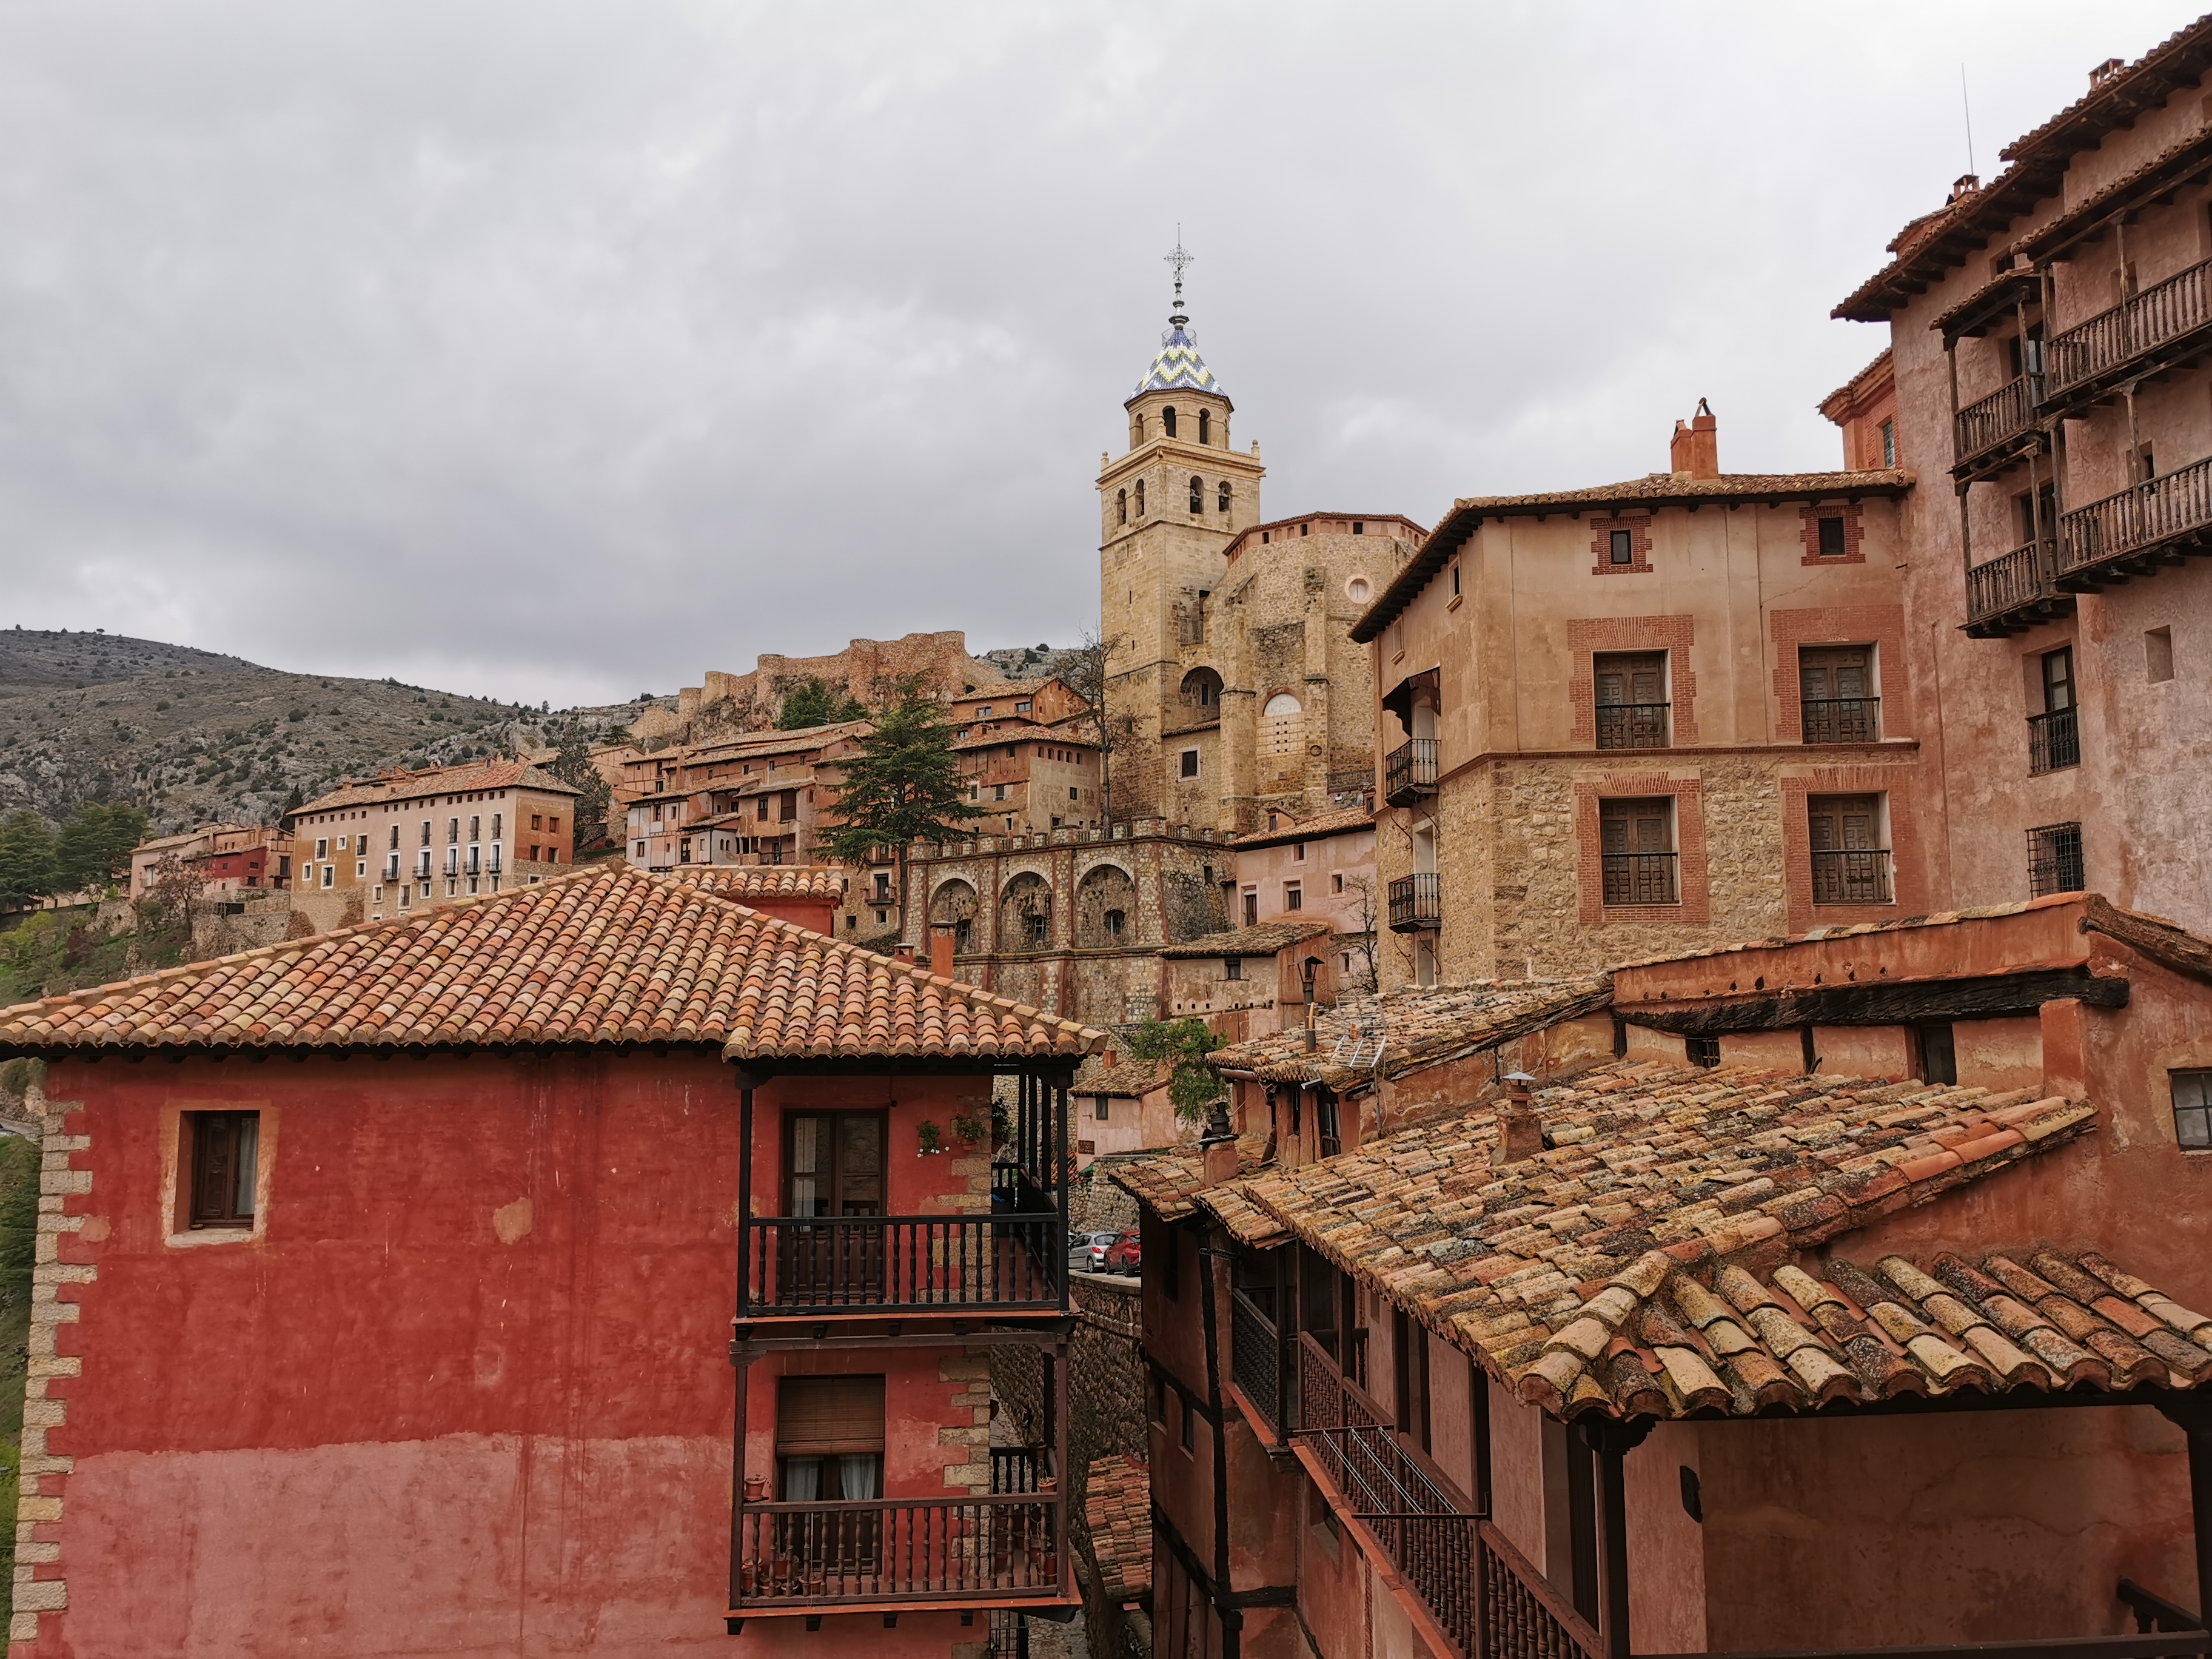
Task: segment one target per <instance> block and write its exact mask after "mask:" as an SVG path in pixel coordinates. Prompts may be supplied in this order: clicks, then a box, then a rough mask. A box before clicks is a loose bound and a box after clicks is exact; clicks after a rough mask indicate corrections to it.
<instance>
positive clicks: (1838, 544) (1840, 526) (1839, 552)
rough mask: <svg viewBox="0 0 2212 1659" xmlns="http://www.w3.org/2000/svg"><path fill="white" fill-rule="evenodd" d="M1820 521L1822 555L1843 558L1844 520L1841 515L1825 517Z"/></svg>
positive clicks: (1827, 557)
mask: <svg viewBox="0 0 2212 1659" xmlns="http://www.w3.org/2000/svg"><path fill="white" fill-rule="evenodd" d="M1820 556H1821V557H1822V558H1824V559H1840V558H1842V557H1843V556H1844V521H1843V520H1842V519H1841V518H1840V517H1824V518H1822V519H1821V520H1820Z"/></svg>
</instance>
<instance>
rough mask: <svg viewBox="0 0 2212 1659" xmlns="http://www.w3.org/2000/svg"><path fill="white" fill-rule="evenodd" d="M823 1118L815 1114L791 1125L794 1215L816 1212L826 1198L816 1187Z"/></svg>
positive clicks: (792, 1208) (792, 1204)
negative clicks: (823, 1197)
mask: <svg viewBox="0 0 2212 1659" xmlns="http://www.w3.org/2000/svg"><path fill="white" fill-rule="evenodd" d="M821 1133H822V1120H821V1119H819V1118H813V1117H802V1118H794V1119H793V1121H792V1125H791V1212H792V1213H793V1215H816V1214H818V1213H819V1212H820V1211H821V1207H822V1200H821V1197H820V1195H819V1193H818V1191H817V1188H816V1185H815V1181H814V1176H815V1172H816V1171H817V1170H818V1169H820V1167H821V1162H820V1157H821V1154H820V1139H821Z"/></svg>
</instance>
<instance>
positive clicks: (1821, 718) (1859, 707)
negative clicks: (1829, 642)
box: [1797, 645, 1879, 743]
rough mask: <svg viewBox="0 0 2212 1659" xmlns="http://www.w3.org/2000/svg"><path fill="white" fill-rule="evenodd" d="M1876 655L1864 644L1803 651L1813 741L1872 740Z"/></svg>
mask: <svg viewBox="0 0 2212 1659" xmlns="http://www.w3.org/2000/svg"><path fill="white" fill-rule="evenodd" d="M1873 655H1874V653H1872V652H1871V651H1869V649H1868V648H1867V647H1864V646H1863V645H1854V646H1844V647H1830V648H1827V649H1824V650H1820V651H1801V652H1799V653H1797V692H1798V696H1799V698H1800V700H1801V702H1800V706H1801V708H1802V718H1803V721H1804V731H1805V741H1806V742H1808V743H1871V742H1873V741H1874V739H1875V737H1877V736H1878V735H1879V733H1878V732H1877V731H1876V730H1875V720H1874V714H1875V707H1876V705H1875V703H1874V702H1873V701H1872V694H1873V691H1874V664H1873Z"/></svg>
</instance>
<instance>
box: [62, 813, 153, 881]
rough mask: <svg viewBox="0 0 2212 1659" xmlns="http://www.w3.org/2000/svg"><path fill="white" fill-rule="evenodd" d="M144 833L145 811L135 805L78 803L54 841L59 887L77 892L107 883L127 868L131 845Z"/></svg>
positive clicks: (127, 869) (142, 836)
mask: <svg viewBox="0 0 2212 1659" xmlns="http://www.w3.org/2000/svg"><path fill="white" fill-rule="evenodd" d="M145 835H146V815H145V814H144V813H143V812H142V811H139V810H138V809H137V807H135V806H114V805H102V804H100V803H99V802H94V804H92V805H89V806H84V807H80V808H79V809H78V810H77V815H76V817H73V818H71V819H70V821H69V822H68V823H65V824H64V825H63V826H62V830H61V834H60V836H58V838H57V840H56V842H55V844H54V861H55V876H56V879H57V884H58V888H59V890H61V891H63V892H65V893H77V892H83V891H86V890H89V889H92V888H98V887H106V886H107V885H108V884H110V883H112V882H113V881H114V880H116V879H117V878H118V877H119V876H121V875H123V874H125V872H128V871H129V869H130V868H131V848H135V847H136V846H137V845H138V843H139V842H141V841H142V840H143V839H144V838H145Z"/></svg>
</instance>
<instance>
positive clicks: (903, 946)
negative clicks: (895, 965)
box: [891, 939, 914, 964]
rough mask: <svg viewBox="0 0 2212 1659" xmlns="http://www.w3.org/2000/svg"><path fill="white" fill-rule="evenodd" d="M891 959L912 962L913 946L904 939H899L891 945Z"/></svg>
mask: <svg viewBox="0 0 2212 1659" xmlns="http://www.w3.org/2000/svg"><path fill="white" fill-rule="evenodd" d="M891 960H892V961H894V962H903V963H909V964H910V963H912V962H913V961H914V946H912V945H908V943H907V942H906V941H905V940H904V939H901V940H900V941H899V942H898V943H897V944H896V945H893V946H891Z"/></svg>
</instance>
